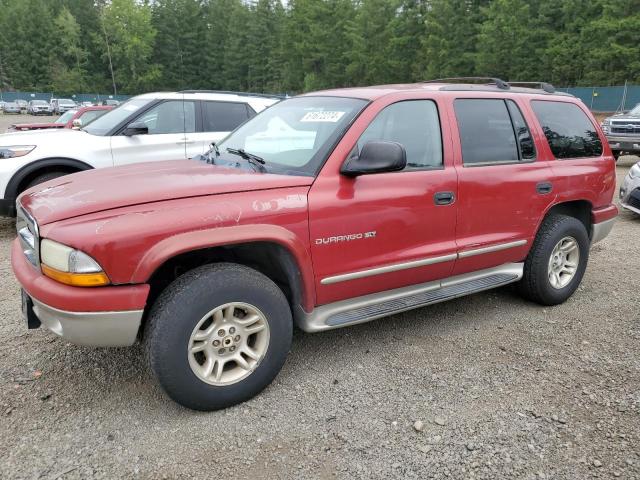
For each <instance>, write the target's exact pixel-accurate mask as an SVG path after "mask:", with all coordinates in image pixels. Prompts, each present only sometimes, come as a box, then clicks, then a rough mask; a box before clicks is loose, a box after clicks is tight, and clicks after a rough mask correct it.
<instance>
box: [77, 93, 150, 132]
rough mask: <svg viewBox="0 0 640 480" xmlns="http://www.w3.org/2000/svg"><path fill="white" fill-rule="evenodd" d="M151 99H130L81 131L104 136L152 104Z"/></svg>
mask: <svg viewBox="0 0 640 480" xmlns="http://www.w3.org/2000/svg"><path fill="white" fill-rule="evenodd" d="M152 101H153V100H152V99H141V98H139V99H135V98H134V99H132V100H129V101H127V102H125V103H123V104H121V105H120V106H119V107H116V108H114V109H113V110H110V111H108V112H107V113H105V114H104V115H102V116H101V117H100V118H96V119H95V120H94V121H93V122H91V125H87V126H86V127H84V128H83V129H82V130H83V131H84V132H87V133H90V134H91V135H100V136H103V135H106V134H107V133H109V132H110V131H111V130H113V129H114V128H115V127H116V126H118V125H119V124H120V123H122V122H123V121H124V120H125V119H126V118H128V117H129V116H131V115H132V114H134V113H135V112H136V111H138V110H140V109H141V108H142V107H144V106H145V105H148V104H149V103H150V102H152Z"/></svg>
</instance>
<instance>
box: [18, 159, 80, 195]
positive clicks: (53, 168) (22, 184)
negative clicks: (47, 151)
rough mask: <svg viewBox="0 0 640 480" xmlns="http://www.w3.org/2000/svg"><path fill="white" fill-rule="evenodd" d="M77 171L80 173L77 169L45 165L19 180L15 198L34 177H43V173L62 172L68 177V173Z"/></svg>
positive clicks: (67, 166)
mask: <svg viewBox="0 0 640 480" xmlns="http://www.w3.org/2000/svg"><path fill="white" fill-rule="evenodd" d="M79 171H81V170H80V169H79V168H76V167H71V166H69V165H47V166H46V167H42V168H38V169H37V170H34V171H33V172H29V173H28V174H27V175H25V176H24V177H23V178H22V179H20V183H18V188H17V191H16V197H17V196H18V195H20V194H21V193H22V192H24V191H25V190H26V188H27V185H29V184H30V183H31V182H32V181H33V180H35V178H36V177H39V176H40V175H44V174H45V173H50V172H62V173H64V174H66V175H68V174H70V173H75V172H79Z"/></svg>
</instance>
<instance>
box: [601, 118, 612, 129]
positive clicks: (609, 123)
mask: <svg viewBox="0 0 640 480" xmlns="http://www.w3.org/2000/svg"><path fill="white" fill-rule="evenodd" d="M605 125H611V120H610V119H608V118H605V119H604V120H603V121H602V126H603V127H604V126H605Z"/></svg>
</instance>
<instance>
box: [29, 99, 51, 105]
mask: <svg viewBox="0 0 640 480" xmlns="http://www.w3.org/2000/svg"><path fill="white" fill-rule="evenodd" d="M31 104H32V105H45V106H46V105H48V104H47V102H45V101H44V100H33V101H32V102H31Z"/></svg>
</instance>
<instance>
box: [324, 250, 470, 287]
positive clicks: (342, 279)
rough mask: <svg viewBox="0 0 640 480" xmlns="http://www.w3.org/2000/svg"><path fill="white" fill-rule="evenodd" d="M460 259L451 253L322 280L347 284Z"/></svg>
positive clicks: (329, 282) (326, 282)
mask: <svg viewBox="0 0 640 480" xmlns="http://www.w3.org/2000/svg"><path fill="white" fill-rule="evenodd" d="M456 258H458V255H457V254H455V253H451V254H449V255H442V256H440V257H428V258H423V259H420V260H413V261H411V262H402V263H395V264H393V265H385V266H384V267H376V268H371V269H368V270H360V271H357V272H351V273H344V274H342V275H335V276H333V277H326V278H323V279H322V280H320V283H321V284H322V285H331V284H332V283H338V282H346V281H347V280H355V279H357V278H365V277H371V276H373V275H381V274H383V273H389V272H398V271H400V270H406V269H408V268H417V267H424V266H425V265H433V264H436V263H442V262H450V261H452V260H455V259H456Z"/></svg>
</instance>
